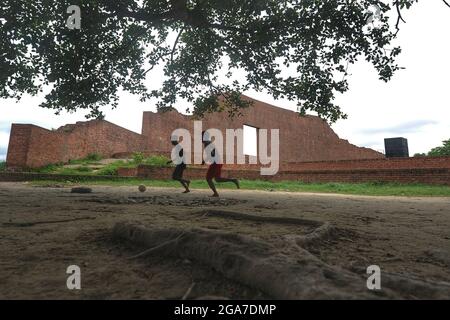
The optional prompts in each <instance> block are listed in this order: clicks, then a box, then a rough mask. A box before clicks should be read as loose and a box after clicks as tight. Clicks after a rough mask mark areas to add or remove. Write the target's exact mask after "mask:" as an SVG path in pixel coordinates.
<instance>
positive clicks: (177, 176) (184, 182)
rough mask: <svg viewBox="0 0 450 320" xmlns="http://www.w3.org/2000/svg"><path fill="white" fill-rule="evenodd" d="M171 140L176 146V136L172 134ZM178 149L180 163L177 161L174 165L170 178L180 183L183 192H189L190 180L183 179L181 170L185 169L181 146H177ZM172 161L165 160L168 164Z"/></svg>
mask: <svg viewBox="0 0 450 320" xmlns="http://www.w3.org/2000/svg"><path fill="white" fill-rule="evenodd" d="M171 142H172V145H173V146H174V147H177V146H178V144H179V141H178V137H176V136H172V138H171ZM178 150H179V152H178V155H179V158H180V159H181V163H179V164H177V165H176V166H175V170H174V171H173V174H172V179H173V180H175V181H179V182H180V183H181V185H182V186H183V187H184V189H185V190H184V192H183V193H189V192H190V190H189V184H190V183H191V182H190V181H189V180H186V179H183V172H184V169H186V163H185V158H184V152H183V148H181V146H178ZM172 162H173V161H172V160H170V161H167V164H170V163H172Z"/></svg>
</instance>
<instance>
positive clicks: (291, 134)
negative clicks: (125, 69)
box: [7, 100, 384, 168]
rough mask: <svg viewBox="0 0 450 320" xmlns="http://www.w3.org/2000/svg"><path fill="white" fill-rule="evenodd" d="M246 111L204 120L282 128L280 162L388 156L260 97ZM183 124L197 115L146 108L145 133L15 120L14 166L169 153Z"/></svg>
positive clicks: (97, 124)
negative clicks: (45, 125) (51, 127)
mask: <svg viewBox="0 0 450 320" xmlns="http://www.w3.org/2000/svg"><path fill="white" fill-rule="evenodd" d="M253 101H254V103H253V104H252V106H251V107H249V108H248V109H245V110H243V114H242V116H240V117H234V118H229V117H228V115H227V113H226V112H217V113H212V114H208V115H207V116H206V117H205V118H204V119H202V124H203V128H204V130H206V129H209V128H216V129H219V130H221V131H222V132H224V133H225V129H238V128H242V127H243V126H244V125H248V126H252V127H256V128H263V129H279V130H280V162H281V163H283V162H305V161H327V160H356V159H377V158H383V157H384V156H383V154H381V153H379V152H376V151H374V150H372V149H368V148H360V147H357V146H354V145H352V144H350V143H349V142H348V141H346V140H342V139H339V137H338V136H337V135H336V134H335V133H334V132H333V130H332V129H331V128H330V126H329V125H328V124H327V123H326V122H325V121H323V120H322V119H320V118H319V117H315V116H305V117H300V116H299V115H298V114H297V113H295V112H293V111H289V110H285V109H281V108H278V107H275V106H272V105H269V104H266V103H263V102H260V101H256V100H253ZM178 128H185V129H188V130H189V131H190V132H193V118H192V116H187V115H183V114H181V113H178V112H177V111H170V112H166V113H154V112H144V115H143V123H142V134H137V133H134V132H132V131H129V130H127V129H124V128H122V127H119V126H117V125H115V124H113V123H110V122H108V121H105V120H93V121H88V122H78V123H76V124H70V125H66V126H63V127H61V128H59V129H57V130H53V131H51V130H47V129H44V128H41V127H38V126H35V125H31V124H13V125H12V128H11V137H10V143H9V149H8V156H7V164H8V166H9V167H12V168H14V167H16V168H17V167H19V168H20V167H21V168H24V167H26V168H36V167H42V166H45V165H47V164H51V163H66V162H68V161H69V160H71V159H81V158H84V157H86V156H87V155H88V154H92V153H97V154H101V155H102V156H103V157H120V156H121V155H123V156H125V155H129V154H131V153H134V152H143V153H145V154H170V151H171V150H172V147H173V146H172V145H171V144H170V135H171V133H172V131H173V130H175V129H178Z"/></svg>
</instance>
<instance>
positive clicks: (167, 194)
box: [0, 183, 450, 299]
mask: <svg viewBox="0 0 450 320" xmlns="http://www.w3.org/2000/svg"><path fill="white" fill-rule="evenodd" d="M208 195H209V191H207V190H194V191H193V192H192V193H190V194H181V189H159V188H149V189H148V190H147V191H146V192H145V193H140V192H138V190H137V188H136V187H100V186H95V187H93V193H91V194H71V193H70V188H58V187H32V186H29V185H27V184H23V183H0V298H3V299H5V298H6V299H36V298H37V299H49V298H55V299H72V298H75V299H78V298H81V299H122V298H124V299H180V298H181V297H183V295H184V294H185V293H186V291H187V289H188V288H189V287H190V286H191V284H192V283H193V282H195V283H196V285H195V287H194V288H193V290H192V292H191V294H190V296H189V298H196V297H202V296H220V297H227V298H234V299H264V298H271V297H270V295H268V294H266V293H262V292H260V291H258V290H256V289H252V288H249V287H246V286H245V285H242V284H239V283H237V282H235V281H231V280H228V279H226V278H224V277H223V276H221V275H220V274H219V273H217V272H215V271H214V270H212V269H211V268H210V267H208V266H206V265H201V264H199V263H196V262H195V261H190V260H186V259H184V260H182V259H175V258H173V259H168V258H163V257H161V256H158V255H157V256H148V257H145V258H139V259H132V260H130V259H128V258H129V257H131V256H133V255H135V254H137V253H139V252H142V251H143V250H145V249H146V248H142V247H138V246H135V245H133V244H131V243H127V242H123V241H118V240H114V239H112V237H111V230H112V228H113V226H114V224H115V223H116V222H121V221H131V222H136V223H140V224H143V225H157V226H161V227H179V228H190V227H202V228H207V229H211V230H221V231H229V232H233V233H238V234H244V235H247V236H250V237H254V238H258V239H262V240H264V241H267V242H270V243H273V244H275V245H279V246H282V245H283V241H284V240H283V239H284V238H283V237H284V236H285V235H286V234H307V233H308V232H311V230H310V229H309V227H307V226H305V227H302V226H293V225H286V224H276V223H261V222H252V221H238V220H233V219H224V218H220V217H212V216H205V212H207V210H209V209H211V210H212V209H215V210H217V209H220V210H227V211H233V212H239V213H247V214H253V215H261V216H277V217H296V218H305V219H311V220H317V221H323V222H329V223H330V224H332V225H333V226H334V227H336V228H338V229H339V230H340V232H339V236H338V237H336V238H335V239H331V240H327V241H318V242H317V243H314V244H311V245H309V246H308V248H307V249H308V251H309V252H311V253H312V254H314V255H315V256H317V257H318V258H319V259H321V260H323V261H324V262H326V263H327V264H330V265H332V266H339V267H342V268H343V269H348V270H352V272H355V270H359V271H356V272H361V275H362V276H364V275H365V270H366V268H367V266H369V265H374V264H375V265H379V266H380V267H381V270H382V272H389V273H398V274H402V275H407V276H412V277H415V278H418V279H421V280H427V281H436V282H450V198H400V197H363V196H344V195H320V194H304V193H303V194H301V193H283V192H262V191H236V190H222V191H221V196H222V197H221V198H220V199H211V198H209V197H208ZM69 265H78V266H80V268H81V279H82V280H81V282H82V289H81V290H68V289H67V287H66V279H67V276H68V275H67V274H66V268H67V267H68V266H69ZM362 285H365V283H362ZM405 298H414V296H412V297H405ZM449 298H450V297H449Z"/></svg>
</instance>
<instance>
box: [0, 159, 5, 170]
mask: <svg viewBox="0 0 450 320" xmlns="http://www.w3.org/2000/svg"><path fill="white" fill-rule="evenodd" d="M3 171H6V162H5V161H0V172H3Z"/></svg>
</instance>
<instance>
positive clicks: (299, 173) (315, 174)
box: [127, 157, 450, 185]
mask: <svg viewBox="0 0 450 320" xmlns="http://www.w3.org/2000/svg"><path fill="white" fill-rule="evenodd" d="M391 160H393V159H389V160H386V161H384V162H383V161H381V160H370V161H369V160H360V161H356V160H355V161H338V162H336V161H331V162H317V163H316V164H317V167H314V163H306V164H302V163H299V164H297V165H298V166H297V167H296V168H294V165H295V164H290V165H291V168H290V169H289V170H288V169H286V168H283V169H282V170H280V171H279V172H278V174H276V175H275V176H261V175H260V171H259V169H258V168H257V167H256V166H251V167H250V166H242V167H241V169H239V166H236V165H233V166H228V165H225V166H224V169H223V171H222V172H223V176H224V177H236V178H240V179H249V180H268V181H284V180H290V181H302V182H349V183H362V182H396V183H423V184H441V185H450V165H449V162H450V157H439V158H420V159H416V158H406V159H405V158H398V159H394V161H391ZM336 163H338V164H339V166H336ZM303 165H304V166H303ZM383 166H384V167H383ZM172 170H173V168H155V167H149V166H145V165H142V166H139V168H138V170H137V173H136V174H137V176H138V177H141V178H150V179H155V180H159V179H163V180H166V179H170V178H171V175H172ZM206 170H207V166H195V167H190V168H188V169H187V170H186V171H185V177H186V178H188V179H204V178H205V176H206ZM129 174H130V172H128V174H127V176H129Z"/></svg>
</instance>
